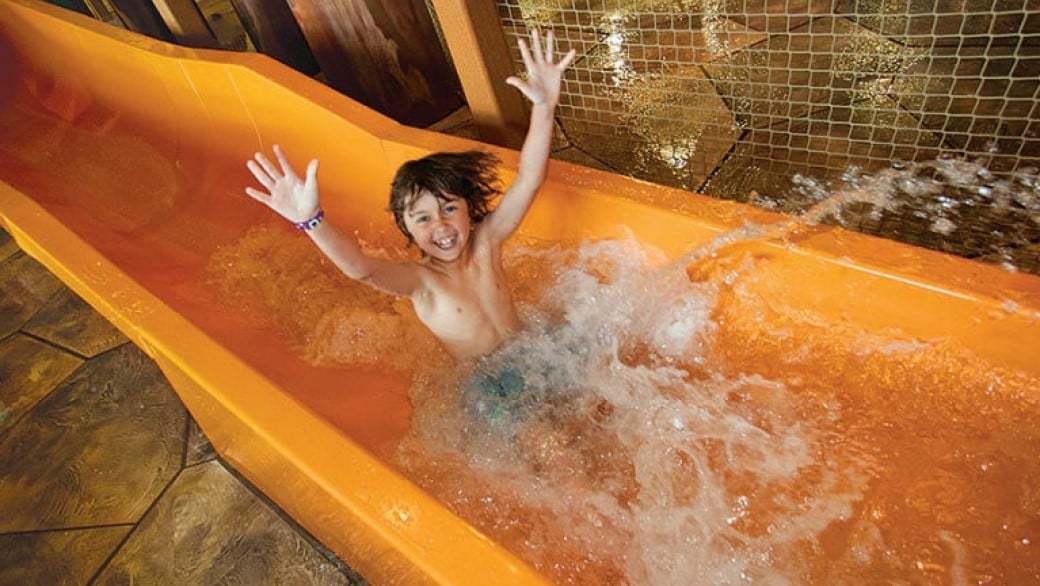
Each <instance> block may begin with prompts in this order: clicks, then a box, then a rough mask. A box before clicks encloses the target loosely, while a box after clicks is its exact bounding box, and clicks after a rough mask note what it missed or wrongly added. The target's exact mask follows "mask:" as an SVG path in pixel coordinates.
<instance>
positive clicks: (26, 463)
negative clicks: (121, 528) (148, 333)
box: [0, 344, 186, 532]
mask: <svg viewBox="0 0 1040 586" xmlns="http://www.w3.org/2000/svg"><path fill="white" fill-rule="evenodd" d="M185 417H186V413H185V410H184V407H183V406H182V405H181V403H180V401H179V400H178V399H177V396H176V395H175V394H174V393H173V390H172V389H171V388H170V386H169V383H167V382H166V380H165V379H164V378H163V377H162V375H161V373H160V372H159V369H158V368H157V367H156V366H155V364H154V363H153V362H152V361H151V360H150V359H148V358H147V357H146V356H145V355H144V354H143V353H141V351H140V350H138V349H137V348H136V347H135V346H133V345H131V344H125V345H123V346H121V347H119V348H117V349H115V350H112V351H110V352H108V353H106V354H103V355H101V356H99V357H97V358H95V359H93V360H91V361H90V362H88V363H87V364H86V365H84V367H83V368H81V369H79V370H78V371H77V372H76V373H75V374H73V375H72V376H71V377H70V378H69V379H68V380H67V381H66V382H65V383H64V384H62V385H61V386H60V387H58V388H57V389H56V390H55V391H54V392H52V393H51V394H50V395H48V396H47V398H45V399H44V400H43V401H41V402H40V403H39V404H38V405H37V407H36V408H35V409H33V411H32V412H30V413H29V414H28V415H26V416H25V417H23V418H22V419H21V420H20V421H19V422H18V423H17V424H16V425H15V426H14V427H12V428H11V429H10V430H9V431H8V432H7V433H6V434H5V435H4V436H3V437H0V470H3V471H4V473H3V475H2V476H0V532H8V531H29V530H35V529H53V528H63V527H77V526H78V527H84V526H91V525H103V524H120V523H134V522H137V521H138V520H139V519H140V517H141V515H143V514H144V512H145V511H146V510H147V509H148V507H149V506H150V505H151V503H152V502H153V501H154V500H155V498H156V497H157V496H158V495H159V493H160V492H162V490H163V488H165V486H166V485H167V484H168V483H169V481H170V480H171V479H172V478H173V476H174V475H175V474H176V472H177V469H178V468H179V466H180V464H181V459H182V457H183V451H184V430H185Z"/></svg>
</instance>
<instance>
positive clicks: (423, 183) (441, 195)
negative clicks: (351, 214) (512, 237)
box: [390, 151, 500, 244]
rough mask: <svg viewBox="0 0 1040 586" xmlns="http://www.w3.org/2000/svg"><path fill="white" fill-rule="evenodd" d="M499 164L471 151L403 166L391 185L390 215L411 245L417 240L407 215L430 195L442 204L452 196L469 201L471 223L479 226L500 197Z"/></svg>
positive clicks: (487, 155)
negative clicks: (405, 214)
mask: <svg viewBox="0 0 1040 586" xmlns="http://www.w3.org/2000/svg"><path fill="white" fill-rule="evenodd" d="M499 162H500V161H499V159H498V157H496V156H495V155H492V154H491V153H485V152H483V151H467V152H463V153H434V154H432V155H428V156H425V157H423V158H421V159H416V160H414V161H408V162H407V163H405V164H403V165H401V168H400V169H398V170H397V174H396V175H395V176H394V180H393V183H391V184H390V211H391V212H393V214H394V223H395V224H397V228H398V229H399V230H400V231H401V233H402V234H404V235H405V237H406V238H408V243H409V244H411V243H412V242H415V240H414V239H413V238H412V235H411V234H410V233H409V232H408V228H406V227H405V223H404V213H405V212H406V211H407V210H408V208H409V207H410V206H411V205H412V204H413V203H415V200H417V199H419V198H420V197H422V194H423V193H426V192H430V193H431V194H433V196H434V197H436V198H437V199H439V200H441V201H446V200H447V199H448V198H449V196H456V197H459V198H461V199H464V200H466V203H467V204H468V206H469V219H470V221H471V222H472V223H473V224H479V223H480V222H481V220H483V219H484V216H486V215H487V214H488V200H490V199H491V198H493V197H495V196H496V195H498V194H499V193H500V190H499V187H498V174H497V173H496V172H495V169H496V167H497V166H498V164H499Z"/></svg>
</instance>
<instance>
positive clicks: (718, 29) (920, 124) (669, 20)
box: [498, 0, 1040, 270]
mask: <svg viewBox="0 0 1040 586" xmlns="http://www.w3.org/2000/svg"><path fill="white" fill-rule="evenodd" d="M498 8H499V15H500V17H501V21H502V25H503V28H504V30H505V31H506V34H507V36H510V37H514V36H516V35H518V34H524V32H525V31H526V30H527V29H528V28H529V27H532V26H539V27H542V28H552V29H553V30H554V31H555V32H556V34H557V36H558V38H560V44H561V45H563V46H566V47H576V48H577V49H578V50H579V55H580V57H579V60H578V61H577V62H576V63H575V65H574V67H573V68H572V70H571V71H570V72H569V74H568V78H567V80H566V83H565V87H564V94H565V95H564V97H563V100H562V102H561V105H560V109H559V121H560V124H561V132H562V134H563V136H564V137H565V138H566V141H567V142H566V144H567V145H568V147H569V148H567V149H565V150H564V151H563V152H562V153H561V155H562V157H563V158H571V159H573V160H576V161H579V162H582V163H585V164H592V165H596V166H600V167H604V168H608V169H611V170H614V171H617V172H620V173H624V174H629V175H634V176H637V177H640V178H643V179H647V180H650V181H654V182H658V183H663V184H667V185H672V186H676V187H682V188H685V189H690V190H694V191H699V192H702V193H706V194H709V195H714V196H718V197H725V198H730V199H737V200H741V201H753V202H754V203H758V204H761V205H764V206H766V207H770V208H774V209H779V210H782V211H800V210H802V209H805V208H806V207H808V206H809V205H811V204H813V203H816V202H818V201H819V199H820V198H821V197H824V196H823V195H822V194H823V193H824V192H828V193H829V192H830V190H831V189H834V188H836V187H841V186H845V187H847V186H848V185H847V184H848V181H846V182H845V183H842V178H843V177H845V179H848V178H849V170H850V168H851V169H852V170H853V173H855V171H856V170H857V169H859V170H862V171H864V172H870V173H874V172H876V171H877V170H880V169H889V170H891V169H892V167H895V168H896V170H902V172H903V173H904V174H905V175H906V176H908V177H910V178H911V179H912V178H914V177H919V176H929V177H935V176H942V177H939V178H938V180H939V181H942V182H945V183H949V182H950V181H949V179H950V178H949V177H946V175H947V174H949V173H948V172H947V171H948V170H946V169H945V166H947V165H948V164H954V163H946V162H940V163H935V162H934V161H935V160H936V159H937V158H939V159H942V158H944V157H952V158H955V159H958V160H962V159H966V160H968V161H971V162H975V161H978V162H979V164H980V165H981V166H980V167H975V166H971V169H970V172H969V171H966V170H965V169H964V168H961V167H958V168H957V169H956V173H961V174H963V173H964V172H969V174H970V173H976V174H978V175H980V178H979V179H977V180H974V179H973V180H972V181H970V182H969V183H970V185H967V186H966V187H965V189H962V190H960V191H958V190H956V189H955V190H953V191H952V192H951V191H950V190H949V189H947V188H932V189H931V191H939V192H940V193H932V194H930V196H929V198H924V199H922V198H921V197H919V195H920V194H916V193H910V194H901V195H900V194H897V197H901V198H902V200H901V201H898V202H897V205H892V206H890V207H889V208H887V209H883V210H876V209H875V210H870V211H869V212H866V211H863V212H862V213H858V212H857V210H856V209H854V206H853V208H852V209H848V210H846V213H845V214H844V215H843V217H842V218H840V220H841V222H842V223H843V224H844V225H846V226H848V227H851V228H854V229H859V230H862V231H866V232H872V233H876V234H881V235H884V236H888V237H892V238H897V239H901V240H904V241H908V242H911V243H913V244H918V245H923V246H929V247H932V248H938V249H940V250H945V251H948V252H954V253H957V254H962V255H965V256H974V257H980V258H984V259H987V260H993V261H995V262H1003V263H1005V264H1008V265H1009V268H1010V266H1011V265H1015V266H1017V267H1018V268H1020V269H1026V270H1030V268H1031V267H1034V266H1035V265H1036V264H1040V263H1037V262H1036V257H1037V256H1038V252H1037V250H1038V247H1040V204H1038V202H1037V191H1036V187H1035V185H1034V183H1033V177H1034V176H1035V174H1036V167H1037V166H1038V165H1040V105H1038V102H1040V100H1038V91H1040V89H1038V88H1040V1H1037V0H960V1H958V2H937V1H935V0H859V1H857V0H827V1H822V0H499V1H498ZM510 40H511V43H510V44H511V45H515V42H512V38H511V39H510ZM515 57H516V60H517V67H518V69H519V68H520V67H521V65H520V61H519V54H518V53H517V54H516V55H515ZM568 151H569V152H568ZM915 161H917V162H923V161H932V163H927V164H922V166H914V165H913V162H915ZM957 164H959V163H957ZM982 166H984V167H985V169H986V170H982ZM951 173H952V171H951ZM796 176H799V177H796ZM800 176H808V177H811V179H809V178H802V177H800ZM793 178H794V179H793ZM1001 180H1007V181H1010V182H1011V183H1014V186H1013V188H1012V189H1011V191H1012V193H1011V195H1009V196H1007V197H1006V198H1004V199H1008V198H1010V201H1011V205H1008V202H1007V201H1003V200H999V198H996V197H995V195H994V191H1000V190H1001V189H1002V188H1001V186H1000V185H995V182H998V181H1001ZM953 182H954V183H958V182H961V183H963V182H962V181H961V180H960V179H955V180H954V181H953ZM852 184H853V186H854V187H855V186H858V185H859V183H858V182H857V180H853V181H852ZM918 191H920V190H918ZM998 200H999V201H998ZM1017 200H1022V201H1017ZM969 208H970V209H969ZM980 210H982V211H981V212H980ZM994 232H1000V234H995V233H994Z"/></svg>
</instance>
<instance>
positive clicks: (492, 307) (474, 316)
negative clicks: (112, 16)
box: [412, 237, 520, 360]
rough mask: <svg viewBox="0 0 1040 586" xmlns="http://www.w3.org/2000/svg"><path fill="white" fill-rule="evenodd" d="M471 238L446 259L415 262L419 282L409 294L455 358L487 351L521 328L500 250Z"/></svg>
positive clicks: (434, 332) (428, 324)
mask: <svg viewBox="0 0 1040 586" xmlns="http://www.w3.org/2000/svg"><path fill="white" fill-rule="evenodd" d="M492 248H493V247H492V246H491V245H489V244H488V243H486V242H482V241H481V239H480V238H479V237H477V238H475V239H474V241H473V242H472V245H471V247H470V248H469V250H468V251H467V254H464V255H463V256H462V257H460V258H459V259H457V260H455V261H454V262H452V263H450V264H445V263H440V262H437V261H436V260H431V259H430V258H424V259H423V260H422V261H420V262H419V270H420V271H421V273H422V282H423V287H421V288H420V290H419V291H417V292H416V293H415V294H414V295H413V296H412V303H413V305H414V307H415V312H416V315H417V316H418V317H419V320H420V321H422V322H423V324H425V325H426V327H427V328H429V329H430V331H431V332H433V334H434V335H435V336H437V338H438V339H440V341H441V343H442V344H444V346H445V348H446V349H447V350H448V352H449V353H450V354H451V355H452V356H453V357H455V359H457V360H467V359H472V358H476V357H478V356H483V355H486V354H489V353H490V352H491V351H493V350H494V349H495V348H497V347H498V345H499V344H500V343H501V342H502V340H504V339H505V338H506V337H508V336H509V335H510V334H512V333H514V332H516V331H517V330H518V329H519V328H520V319H519V317H518V316H517V313H516V307H515V306H514V304H513V298H512V295H511V293H510V291H509V285H508V283H507V282H506V279H505V275H504V273H503V271H502V266H501V260H500V258H501V255H500V254H499V251H497V250H492Z"/></svg>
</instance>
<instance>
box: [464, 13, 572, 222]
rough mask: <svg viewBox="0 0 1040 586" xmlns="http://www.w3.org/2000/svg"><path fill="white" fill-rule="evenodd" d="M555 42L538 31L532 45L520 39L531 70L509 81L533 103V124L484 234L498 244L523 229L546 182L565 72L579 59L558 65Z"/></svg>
mask: <svg viewBox="0 0 1040 586" xmlns="http://www.w3.org/2000/svg"><path fill="white" fill-rule="evenodd" d="M554 42H555V38H554V35H553V32H552V31H549V32H548V33H546V35H545V42H544V45H543V42H542V38H541V34H540V33H539V31H538V29H534V30H533V31H531V43H530V45H528V43H527V42H526V41H524V39H520V40H519V45H520V55H521V56H522V57H523V60H524V66H525V67H526V68H527V76H526V79H521V78H520V77H516V76H513V77H510V78H509V79H507V80H506V83H508V84H509V85H512V86H514V87H516V88H517V89H519V90H520V91H521V92H523V94H524V95H525V96H526V97H527V99H529V100H530V101H531V120H530V123H529V126H528V129H527V136H526V138H525V139H524V145H523V147H522V148H521V150H520V167H519V169H518V172H517V176H516V180H515V181H513V183H512V185H510V186H509V188H508V189H507V190H506V192H505V194H504V195H503V196H502V201H501V202H499V204H498V207H496V208H495V210H494V211H493V212H491V213H490V214H488V216H487V218H485V219H484V230H485V231H487V232H488V234H489V236H490V237H491V238H492V239H493V240H495V241H498V242H501V241H503V240H505V239H507V238H509V236H511V235H512V234H513V232H515V231H516V229H517V228H518V227H519V226H520V222H521V221H522V220H523V219H524V216H525V215H527V210H528V209H530V207H531V204H532V203H533V202H534V196H535V194H537V192H538V189H539V188H540V187H541V186H542V182H543V181H544V180H545V172H546V168H547V166H548V160H549V150H550V148H551V147H552V136H553V118H554V116H555V112H556V105H557V103H558V102H559V101H560V85H561V82H562V79H563V72H564V71H565V70H566V69H567V67H568V66H570V64H571V62H573V61H574V57H575V55H576V52H575V50H574V49H571V50H570V51H568V52H567V54H566V55H564V56H563V58H562V59H560V60H559V61H558V62H557V61H555V60H554V59H555V56H554V46H553V45H554Z"/></svg>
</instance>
